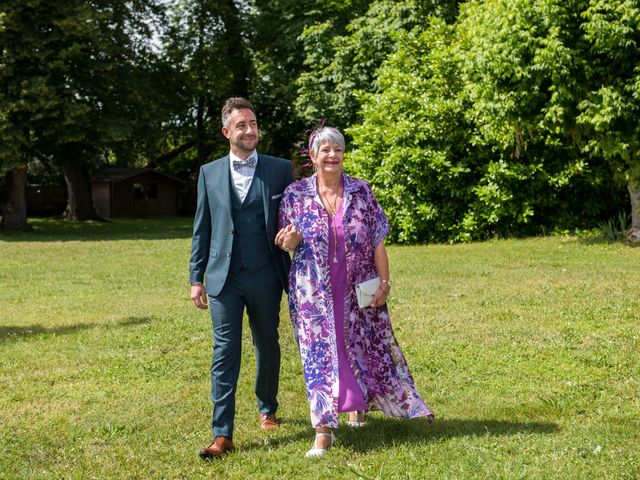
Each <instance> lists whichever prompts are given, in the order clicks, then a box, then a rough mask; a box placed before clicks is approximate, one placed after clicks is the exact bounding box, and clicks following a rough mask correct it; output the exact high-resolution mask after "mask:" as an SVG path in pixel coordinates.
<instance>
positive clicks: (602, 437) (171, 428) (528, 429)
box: [0, 219, 640, 479]
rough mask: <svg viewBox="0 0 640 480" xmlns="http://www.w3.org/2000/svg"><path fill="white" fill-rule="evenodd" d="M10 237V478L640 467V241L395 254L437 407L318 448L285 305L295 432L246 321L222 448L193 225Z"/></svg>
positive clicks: (1, 292) (2, 434) (44, 223)
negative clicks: (271, 393)
mask: <svg viewBox="0 0 640 480" xmlns="http://www.w3.org/2000/svg"><path fill="white" fill-rule="evenodd" d="M32 224H33V225H34V229H33V231H31V232H29V233H21V234H15V235H6V234H5V235H0V448H1V451H0V478H3V479H4V478H6V479H27V478H33V479H60V478H64V479H93V478H96V479H199V478H230V479H244V478H286V479H298V478H322V479H324V478H381V479H382V478H384V479H388V478H402V479H404V478H447V479H450V478H459V479H469V478H539V479H549V478H575V479H590V478H610V479H632V478H638V477H640V449H639V448H638V445H640V360H639V352H640V330H639V326H640V321H639V317H640V313H639V312H640V295H639V288H638V287H639V283H640V282H639V279H640V276H639V273H638V272H640V249H632V248H628V247H625V246H623V245H621V244H588V243H585V242H581V241H579V240H577V239H575V238H572V237H561V236H555V237H545V238H533V239H525V240H500V241H490V242H486V243H477V244H468V245H454V246H445V245H434V246H416V247H398V246H392V247H390V248H389V254H390V258H391V267H392V272H393V279H394V291H393V297H392V298H391V300H390V306H391V314H392V321H393V324H394V328H395V332H396V336H397V337H398V339H399V341H400V344H401V345H402V346H403V348H404V352H405V355H406V357H407V360H408V362H409V365H410V367H411V369H412V372H413V375H414V378H415V380H416V383H417V385H418V388H419V390H420V391H421V393H422V394H423V396H424V398H425V400H426V401H427V403H428V404H429V406H430V407H431V408H432V409H433V410H434V412H435V413H436V416H437V419H436V422H435V423H434V424H431V425H430V424H427V423H426V422H425V421H423V420H417V421H406V420H397V419H391V418H386V417H384V416H383V415H381V414H379V413H373V414H371V415H370V417H369V422H368V424H367V426H366V427H364V428H363V429H361V430H358V431H349V430H348V429H347V428H340V429H339V430H338V432H337V436H338V444H337V446H336V448H335V449H333V450H332V451H331V452H330V455H328V456H327V457H326V458H324V459H321V460H319V461H318V460H315V461H314V460H309V459H305V458H304V453H305V452H306V450H307V449H308V448H309V447H310V446H311V442H312V438H313V435H312V431H311V428H310V426H309V419H308V405H307V401H306V398H305V393H304V385H303V380H302V374H301V368H300V360H299V357H298V353H297V350H296V347H295V343H294V340H293V335H292V332H291V327H290V325H289V319H288V313H287V310H286V307H285V304H284V302H283V313H282V319H281V339H282V347H283V365H282V380H281V386H280V391H281V393H280V402H281V409H280V411H279V414H280V416H281V418H282V428H281V429H280V430H279V431H277V432H276V433H273V434H269V435H265V434H262V433H260V432H259V430H258V425H257V418H256V405H255V398H254V396H253V393H252V385H253V379H254V373H253V365H254V360H255V359H254V355H253V348H252V346H251V339H250V335H249V332H248V328H245V340H244V343H243V349H244V352H243V353H244V354H243V365H242V372H241V378H240V384H239V390H238V395H237V399H238V404H237V415H236V432H235V442H236V445H237V447H238V450H237V451H236V452H235V453H233V454H231V455H229V456H227V458H225V459H224V460H222V461H213V462H206V461H201V460H200V459H199V458H198V456H197V451H198V449H199V448H201V447H202V446H204V445H206V444H207V443H208V441H209V440H210V431H209V423H210V412H211V406H210V402H209V398H208V392H209V374H208V371H209V363H210V358H211V326H210V321H209V318H208V313H207V312H200V311H197V310H196V309H195V307H193V305H192V304H191V302H190V300H189V298H188V287H187V279H188V275H187V273H188V272H187V270H188V257H189V249H190V232H191V226H190V220H189V219H173V220H163V221H118V222H112V223H89V224H85V225H82V224H67V223H64V222H61V221H49V220H33V221H32Z"/></svg>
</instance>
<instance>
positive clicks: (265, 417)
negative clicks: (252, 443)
mask: <svg viewBox="0 0 640 480" xmlns="http://www.w3.org/2000/svg"><path fill="white" fill-rule="evenodd" d="M276 428H278V420H277V419H276V414H275V413H261V414H260V430H262V431H263V432H267V431H269V430H275V429H276Z"/></svg>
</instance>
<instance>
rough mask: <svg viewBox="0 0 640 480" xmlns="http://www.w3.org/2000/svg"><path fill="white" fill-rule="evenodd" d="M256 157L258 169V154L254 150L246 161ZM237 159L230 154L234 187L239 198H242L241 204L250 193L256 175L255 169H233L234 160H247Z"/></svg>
mask: <svg viewBox="0 0 640 480" xmlns="http://www.w3.org/2000/svg"><path fill="white" fill-rule="evenodd" d="M251 157H254V158H255V159H256V167H257V166H258V163H257V161H258V152H256V150H255V149H254V150H253V152H251V155H249V156H248V157H247V158H246V159H249V158H251ZM246 159H242V158H239V157H237V156H236V155H234V154H233V153H232V152H229V168H230V169H231V180H232V181H233V186H234V187H235V189H236V193H237V194H238V197H240V202H244V199H245V197H246V196H247V193H249V188H251V181H252V180H253V175H254V174H255V173H256V169H255V168H251V167H244V166H243V167H240V170H236V169H235V168H233V161H234V160H246Z"/></svg>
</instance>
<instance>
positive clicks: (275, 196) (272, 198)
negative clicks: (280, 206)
mask: <svg viewBox="0 0 640 480" xmlns="http://www.w3.org/2000/svg"><path fill="white" fill-rule="evenodd" d="M281 196H282V194H281V193H279V194H277V195H272V196H271V200H275V199H276V198H280V197H281Z"/></svg>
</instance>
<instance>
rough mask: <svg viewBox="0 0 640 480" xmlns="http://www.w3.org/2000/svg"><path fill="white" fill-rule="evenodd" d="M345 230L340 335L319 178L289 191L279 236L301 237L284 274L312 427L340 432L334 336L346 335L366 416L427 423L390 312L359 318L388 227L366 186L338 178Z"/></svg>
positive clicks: (285, 195)
mask: <svg viewBox="0 0 640 480" xmlns="http://www.w3.org/2000/svg"><path fill="white" fill-rule="evenodd" d="M342 181H343V186H344V195H343V197H344V200H343V202H344V204H343V211H344V215H343V228H344V237H345V250H346V251H345V253H346V259H347V269H346V270H347V279H346V280H347V281H346V285H347V286H348V287H347V292H346V295H345V305H344V311H345V321H344V331H342V332H336V331H335V322H334V313H333V304H332V296H331V285H330V284H329V282H330V275H329V264H328V261H329V234H330V232H329V219H328V214H327V213H326V211H325V210H324V208H323V206H322V202H321V200H320V197H319V196H318V192H317V187H316V185H317V183H316V175H315V174H314V175H313V176H311V177H309V178H306V179H303V180H299V181H297V182H295V183H292V184H291V185H289V186H288V187H287V189H286V190H285V191H284V193H283V196H282V202H281V204H280V214H279V224H280V228H283V227H285V226H286V225H288V224H294V225H295V226H296V227H297V228H298V230H299V231H300V232H301V233H302V236H303V239H302V242H300V244H299V245H298V247H297V248H296V251H295V253H294V256H293V262H292V265H291V271H290V273H289V309H290V313H291V322H292V324H293V329H294V333H295V335H296V338H297V341H298V347H299V349H300V355H301V358H302V367H303V373H304V379H305V384H306V389H307V398H308V399H309V403H310V410H311V423H312V425H313V426H314V427H319V426H327V427H333V428H335V427H337V426H338V412H337V408H338V378H339V376H338V355H337V351H336V335H344V338H345V348H346V350H347V352H346V353H347V358H348V359H349V364H350V367H351V369H352V370H353V372H354V374H355V377H356V380H357V381H358V383H359V385H360V387H361V388H362V391H363V393H364V396H365V399H366V400H367V403H368V405H369V409H370V410H381V411H382V412H384V413H385V414H387V415H392V416H396V417H404V418H413V417H419V416H428V415H432V413H431V411H430V410H429V408H428V407H427V405H425V403H424V402H423V400H422V399H421V398H420V395H419V394H418V392H417V390H416V387H415V384H414V382H413V378H412V377H411V374H410V372H409V367H408V366H407V362H406V360H405V358H404V355H403V354H402V351H401V349H400V346H399V345H398V342H397V340H396V338H395V336H394V334H393V330H392V329H391V323H390V319H389V310H388V308H387V305H383V306H382V307H379V308H366V309H364V310H360V309H359V308H358V305H357V300H356V294H355V285H356V284H357V283H360V282H363V281H365V280H369V279H370V278H373V277H375V276H377V272H376V268H375V263H374V256H373V252H374V249H375V247H376V246H377V245H378V244H379V243H380V242H382V241H383V240H384V238H385V237H386V236H387V234H388V233H389V222H388V220H387V217H386V215H385V214H384V212H383V211H382V208H381V207H380V205H379V204H378V201H377V200H376V198H375V197H374V195H373V192H372V191H371V188H370V186H369V184H367V183H366V182H364V181H362V180H358V179H355V178H352V177H350V176H348V175H346V174H343V175H342Z"/></svg>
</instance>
